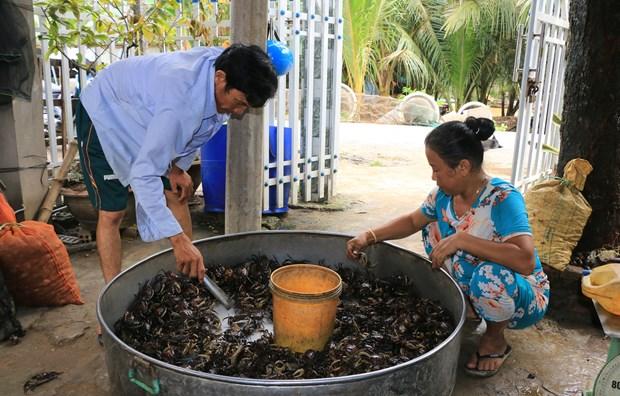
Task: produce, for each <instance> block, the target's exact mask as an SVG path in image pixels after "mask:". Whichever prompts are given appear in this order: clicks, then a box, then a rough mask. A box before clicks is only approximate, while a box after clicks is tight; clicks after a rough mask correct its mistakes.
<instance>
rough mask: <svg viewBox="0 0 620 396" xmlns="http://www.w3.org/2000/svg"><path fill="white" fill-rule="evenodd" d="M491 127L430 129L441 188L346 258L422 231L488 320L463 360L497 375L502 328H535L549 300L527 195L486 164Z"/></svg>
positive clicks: (470, 122) (475, 370)
mask: <svg viewBox="0 0 620 396" xmlns="http://www.w3.org/2000/svg"><path fill="white" fill-rule="evenodd" d="M494 131H495V127H494V125H493V121H491V120H488V119H485V118H478V119H476V118H473V117H469V118H467V119H466V120H465V122H458V121H452V122H447V123H444V124H442V125H440V126H439V127H437V128H435V129H434V130H433V131H431V133H430V134H429V135H428V136H427V137H426V139H425V141H424V143H425V145H426V158H427V160H428V163H429V164H430V166H431V168H432V170H433V176H432V178H433V180H435V181H436V183H437V187H436V188H435V189H434V190H433V191H432V192H431V193H430V194H429V195H428V197H427V198H426V201H425V202H424V203H423V204H422V205H421V207H420V208H418V209H417V210H415V211H414V212H413V213H409V214H406V215H403V216H400V217H398V218H396V219H394V220H392V221H390V222H388V223H387V224H385V225H383V226H381V227H378V228H374V229H369V230H368V231H366V232H364V233H362V234H360V235H358V236H357V237H355V238H353V239H351V240H349V241H348V243H347V255H348V256H349V257H350V258H352V259H357V258H359V252H360V251H361V250H362V249H364V248H365V247H367V246H368V245H371V244H374V243H377V242H380V241H384V240H389V239H400V238H405V237H407V236H409V235H411V234H414V233H416V232H418V231H420V230H422V238H423V241H424V246H425V249H426V252H427V253H428V255H429V257H430V259H431V261H432V266H433V268H440V267H442V266H443V267H444V268H445V269H446V270H447V271H448V273H449V274H451V275H452V277H453V278H454V279H455V280H456V282H457V283H458V285H459V286H460V287H461V289H462V290H463V293H464V294H465V296H467V297H468V300H469V303H470V304H471V306H472V307H473V309H474V310H475V314H477V315H478V316H479V317H481V318H483V319H484V320H485V321H486V323H487V330H486V332H485V333H484V335H483V336H482V337H481V339H480V344H479V345H478V349H477V351H476V353H474V354H473V355H472V356H471V357H470V359H469V360H468V362H467V363H466V365H465V370H466V371H467V372H468V373H469V374H472V375H475V376H481V377H488V376H491V375H494V374H495V373H497V372H498V370H499V369H500V367H501V366H502V364H503V363H504V361H505V359H506V358H507V357H508V355H509V354H510V352H511V350H512V349H511V347H510V345H508V343H507V342H506V339H505V338H504V330H505V329H506V328H511V329H521V328H525V327H528V326H531V325H533V324H534V323H536V322H537V321H539V320H540V319H541V318H542V317H543V315H544V314H545V311H546V309H547V304H548V301H549V283H548V281H547V276H546V275H545V273H544V272H543V270H542V266H541V264H540V260H539V259H538V256H537V254H536V252H535V251H534V243H533V240H532V233H531V230H530V226H529V222H528V218H527V212H526V209H525V203H524V200H523V197H522V195H521V194H520V193H519V191H518V190H516V189H515V188H514V187H513V186H512V185H510V184H509V183H507V182H505V181H503V180H501V179H498V178H492V177H490V176H488V175H487V174H486V173H485V172H484V170H483V169H482V160H483V153H484V151H483V148H482V141H484V140H486V139H488V138H489V137H490V136H491V135H492V134H493V132H494ZM471 315H474V312H471Z"/></svg>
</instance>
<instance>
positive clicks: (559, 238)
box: [525, 158, 592, 271]
mask: <svg viewBox="0 0 620 396" xmlns="http://www.w3.org/2000/svg"><path fill="white" fill-rule="evenodd" d="M591 171H592V165H590V163H589V162H588V161H586V160H584V159H580V158H578V159H574V160H571V161H570V162H568V163H567V164H566V166H565V167H564V177H563V178H553V179H548V180H544V181H542V182H539V183H537V184H536V185H534V186H533V187H532V188H531V189H530V190H528V191H527V192H526V193H525V204H526V206H527V212H528V216H529V219H530V224H531V226H532V233H533V237H534V245H535V246H536V249H537V250H538V255H539V257H540V261H542V262H543V263H545V264H547V265H549V266H551V267H553V268H555V269H557V270H559V271H563V270H564V269H566V267H567V266H568V264H569V262H570V258H571V256H572V253H573V249H574V248H575V246H576V245H577V242H579V239H581V234H582V232H583V228H584V227H585V225H586V222H587V221H588V218H589V217H590V214H591V213H592V207H590V204H589V203H588V201H586V199H585V198H584V197H583V195H581V190H583V187H584V184H585V181H586V177H587V176H588V174H589V173H590V172H591Z"/></svg>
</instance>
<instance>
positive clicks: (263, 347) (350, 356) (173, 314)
mask: <svg viewBox="0 0 620 396" xmlns="http://www.w3.org/2000/svg"><path fill="white" fill-rule="evenodd" d="M291 262H296V263H299V262H303V261H299V260H295V261H292V260H290V261H289V260H287V261H285V262H282V263H278V262H277V261H276V260H273V259H272V260H270V259H268V258H267V257H264V256H262V257H253V258H252V259H250V260H249V261H247V262H245V263H241V264H239V265H237V266H235V267H223V266H216V267H210V268H209V269H208V271H209V276H210V277H211V278H213V280H214V281H215V282H216V283H217V284H218V285H220V286H221V287H222V289H224V290H225V291H226V292H227V293H228V294H229V296H231V297H232V299H233V300H234V302H235V309H234V312H235V314H234V315H230V316H227V317H226V318H222V319H220V317H219V316H218V314H217V313H216V311H215V310H214V307H215V305H216V300H215V299H214V298H213V297H212V296H211V295H210V294H209V292H208V291H207V290H206V288H205V287H204V286H203V285H202V284H200V283H198V282H197V281H196V280H191V279H189V278H186V277H184V276H182V275H178V274H176V273H172V272H160V273H158V274H157V275H156V276H155V277H154V278H152V279H151V280H150V281H148V282H146V283H145V284H144V285H142V286H141V288H140V291H139V293H138V294H137V295H136V298H135V300H134V301H133V302H132V304H131V305H130V307H129V309H128V310H127V311H126V313H125V314H124V315H123V317H122V318H120V319H119V320H118V321H117V322H116V324H115V333H116V334H117V336H118V337H119V338H120V339H121V340H123V342H125V343H126V344H127V345H129V346H131V347H133V348H134V349H136V350H138V351H140V352H142V353H145V354H147V355H149V356H151V357H153V358H155V359H158V360H161V361H163V362H167V363H170V364H173V365H175V366H179V367H183V368H188V369H193V370H200V371H204V372H208V373H214V374H220V375H226V376H238V377H247V378H260V379H302V378H305V379H308V378H325V377H337V376H344V375H351V374H360V373H366V372H369V371H374V370H379V369H382V368H386V367H391V366H394V365H397V364H400V363H403V362H406V361H409V360H411V359H413V358H416V357H418V356H420V355H422V354H424V353H426V352H428V351H430V350H431V349H433V348H434V347H435V346H437V345H438V344H439V343H441V342H442V341H443V340H445V339H446V338H447V337H448V336H449V335H450V334H451V333H452V331H453V330H454V324H453V322H452V319H451V316H450V315H449V313H448V312H447V311H446V310H444V309H443V308H442V307H441V306H440V305H439V304H438V303H436V302H434V301H431V300H429V299H425V298H420V297H418V296H417V295H416V294H415V291H414V290H413V287H412V285H411V282H410V281H409V280H408V278H407V277H406V276H394V277H392V278H390V279H379V278H376V277H375V276H374V275H373V274H372V273H371V272H368V271H354V270H351V269H347V268H339V269H338V270H337V272H338V273H339V274H340V276H341V278H342V281H343V290H342V295H341V297H340V298H341V303H340V305H339V307H338V312H337V315H336V325H335V328H334V332H333V335H332V338H331V340H330V342H329V343H328V344H327V346H326V347H325V349H324V350H323V351H313V350H309V351H306V352H305V353H294V352H291V351H289V350H288V349H286V348H282V347H279V346H277V345H275V344H274V343H273V335H272V334H271V333H270V331H269V330H268V329H267V328H266V327H265V323H266V321H267V322H268V321H270V320H271V314H272V313H271V292H270V290H269V276H270V274H271V271H273V270H275V269H276V268H279V267H281V266H282V265H286V264H289V263H291ZM222 320H225V321H226V322H225V323H224V324H225V326H223V323H222Z"/></svg>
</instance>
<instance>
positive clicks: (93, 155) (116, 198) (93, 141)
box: [76, 103, 171, 212]
mask: <svg viewBox="0 0 620 396" xmlns="http://www.w3.org/2000/svg"><path fill="white" fill-rule="evenodd" d="M76 129H77V131H76V132H77V139H78V149H79V152H80V165H81V167H82V175H83V176H84V184H85V185H86V190H87V191H88V197H89V198H90V202H91V203H92V204H93V206H94V207H95V209H97V210H105V211H109V212H118V211H121V210H125V208H127V201H128V198H129V187H125V186H123V185H122V184H121V182H120V181H118V178H117V177H116V175H115V174H114V171H113V170H112V168H111V167H110V164H109V163H108V161H107V160H106V158H105V155H104V154H103V149H102V148H101V144H100V143H99V137H98V136H97V131H96V130H95V127H94V125H93V123H92V121H91V119H90V117H89V115H88V113H87V112H86V109H84V106H82V104H81V103H79V104H78V106H77V112H76ZM161 179H162V183H163V185H164V188H165V189H166V190H171V188H170V181H169V180H168V178H166V177H162V178H161Z"/></svg>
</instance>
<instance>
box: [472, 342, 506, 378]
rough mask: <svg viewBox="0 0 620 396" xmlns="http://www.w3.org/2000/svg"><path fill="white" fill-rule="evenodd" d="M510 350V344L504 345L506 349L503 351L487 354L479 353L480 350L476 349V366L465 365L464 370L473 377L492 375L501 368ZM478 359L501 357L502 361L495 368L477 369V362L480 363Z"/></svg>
mask: <svg viewBox="0 0 620 396" xmlns="http://www.w3.org/2000/svg"><path fill="white" fill-rule="evenodd" d="M511 352H512V348H511V347H510V345H506V350H505V351H504V353H489V354H488V355H481V354H480V352H478V351H476V357H477V358H478V362H477V363H476V368H469V367H467V365H466V366H465V372H466V373H467V374H469V375H471V376H473V377H485V378H486V377H492V376H494V375H495V374H497V372H498V371H499V370H500V369H501V368H502V366H503V365H504V362H505V361H506V359H507V358H508V356H510V353H511ZM480 359H502V362H501V363H500V364H499V366H497V368H496V369H495V370H478V364H479V363H480Z"/></svg>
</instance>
